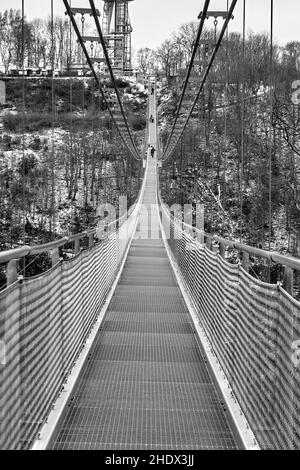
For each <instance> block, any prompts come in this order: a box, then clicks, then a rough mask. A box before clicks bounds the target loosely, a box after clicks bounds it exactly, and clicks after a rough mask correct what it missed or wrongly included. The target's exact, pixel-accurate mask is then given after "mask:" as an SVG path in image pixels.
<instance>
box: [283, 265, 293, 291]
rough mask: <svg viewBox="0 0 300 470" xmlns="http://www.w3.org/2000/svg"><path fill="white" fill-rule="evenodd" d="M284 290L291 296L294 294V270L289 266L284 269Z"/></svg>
mask: <svg viewBox="0 0 300 470" xmlns="http://www.w3.org/2000/svg"><path fill="white" fill-rule="evenodd" d="M282 285H283V288H284V290H286V291H287V292H288V293H289V294H290V295H293V293H294V270H293V268H289V267H288V266H285V267H284V275H283V283H282Z"/></svg>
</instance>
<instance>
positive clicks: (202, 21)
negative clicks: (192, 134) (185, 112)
mask: <svg viewBox="0 0 300 470" xmlns="http://www.w3.org/2000/svg"><path fill="white" fill-rule="evenodd" d="M209 4H210V0H206V1H205V5H204V9H203V14H202V17H201V21H200V24H199V27H198V32H197V36H196V39H195V43H194V48H193V52H192V56H191V59H190V63H189V67H188V70H187V73H186V77H185V81H184V85H183V89H182V92H181V96H180V100H179V103H178V106H177V112H176V115H175V119H174V122H173V126H172V130H171V133H170V135H169V138H168V141H167V144H166V149H165V152H164V153H166V152H167V151H168V148H169V145H170V141H171V139H172V136H173V133H174V130H175V126H176V123H177V120H178V117H179V114H180V110H181V107H182V103H183V99H184V95H185V92H186V89H187V86H188V82H189V79H190V75H191V72H192V69H193V65H194V60H195V56H196V53H197V50H198V47H199V41H200V38H201V35H202V32H203V27H204V23H205V20H206V15H207V11H208V8H209Z"/></svg>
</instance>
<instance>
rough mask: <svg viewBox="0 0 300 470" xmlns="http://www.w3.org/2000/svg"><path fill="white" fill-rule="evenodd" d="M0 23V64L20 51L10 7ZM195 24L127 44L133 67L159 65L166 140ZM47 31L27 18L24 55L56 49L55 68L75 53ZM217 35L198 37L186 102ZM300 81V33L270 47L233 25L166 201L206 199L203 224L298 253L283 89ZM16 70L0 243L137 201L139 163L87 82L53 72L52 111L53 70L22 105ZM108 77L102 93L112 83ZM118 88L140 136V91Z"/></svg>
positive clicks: (297, 129) (60, 31)
mask: <svg viewBox="0 0 300 470" xmlns="http://www.w3.org/2000/svg"><path fill="white" fill-rule="evenodd" d="M0 24H1V25H2V27H1V28H0V34H2V37H1V41H0V44H1V46H0V49H1V50H0V54H1V61H2V63H3V65H4V66H5V68H6V69H8V68H9V67H10V66H11V65H12V64H15V65H16V64H18V63H20V60H21V56H20V47H21V46H20V12H17V11H14V10H11V11H9V12H4V13H2V14H0ZM18 25H19V26H18ZM197 25H198V24H197V23H196V22H190V23H187V24H183V25H182V26H181V27H180V28H179V29H178V31H176V32H175V33H174V34H173V35H172V37H171V38H169V39H168V40H166V41H165V42H164V43H163V44H162V45H161V46H160V47H159V48H157V50H151V49H149V48H143V49H140V50H138V51H137V53H136V58H135V60H136V68H137V70H138V71H139V72H140V76H141V77H144V76H146V75H147V74H148V73H149V72H155V73H157V76H158V83H159V87H158V99H159V127H160V139H161V146H162V148H163V146H164V145H165V143H166V141H167V139H168V136H169V133H170V129H171V126H172V122H173V119H174V116H175V113H176V106H177V104H178V101H179V98H180V93H181V87H182V84H183V81H184V77H185V74H186V68H187V64H188V62H189V59H190V55H191V52H192V49H193V44H194V41H195V38H196V32H197ZM54 30H55V41H54V43H53V41H52V42H51V25H50V24H49V21H48V20H34V21H32V22H26V38H27V40H26V52H25V57H26V61H27V65H28V66H31V67H34V66H40V65H41V63H43V64H44V66H46V65H47V64H48V65H49V63H51V57H52V58H53V57H55V67H68V64H69V65H70V64H71V63H74V62H75V61H76V60H77V59H78V57H79V56H80V51H78V45H77V44H76V41H74V40H73V39H72V34H71V33H70V29H69V27H68V23H67V22H66V20H65V19H64V18H59V17H57V18H55V22H54ZM216 34H217V31H214V30H213V29H207V30H206V31H205V33H204V39H203V40H202V42H201V44H200V45H199V48H198V57H197V61H196V63H195V66H194V69H193V73H192V82H191V83H190V85H189V89H188V93H187V99H186V101H187V109H188V106H189V103H190V102H191V99H192V97H193V96H194V95H195V92H196V91H197V89H198V86H199V83H200V77H201V74H202V72H203V70H204V69H205V66H206V64H207V62H208V59H209V57H210V54H211V52H212V49H213V44H214V42H215V39H216ZM53 47H55V50H53ZM271 58H272V60H271ZM224 64H225V65H224ZM299 78H300V42H297V41H294V42H290V43H288V44H286V45H285V46H279V45H277V44H276V43H275V44H274V45H273V48H272V56H271V44H270V38H269V36H268V35H267V34H254V33H251V32H249V33H248V34H247V35H246V37H245V38H244V39H243V37H242V35H241V34H238V33H229V34H228V35H227V37H226V40H224V41H223V43H222V47H221V48H220V51H219V52H218V55H217V60H216V62H215V65H214V68H213V70H212V72H211V74H210V76H209V79H208V81H207V82H206V85H205V89H204V92H203V93H202V94H201V97H200V99H199V101H198V103H197V106H196V108H195V109H194V112H193V114H192V118H191V120H190V121H189V124H188V127H187V129H186V132H185V133H184V136H183V138H182V139H181V141H180V143H179V145H178V146H177V149H176V151H175V153H174V155H173V157H172V158H170V159H169V160H168V161H167V162H166V163H164V164H163V167H162V170H161V178H160V180H161V185H162V188H161V189H162V195H163V198H164V199H165V201H166V202H167V203H168V204H173V203H182V204H184V203H193V204H196V203H201V204H204V205H205V211H206V213H205V229H206V230H207V231H208V232H211V233H217V234H219V235H221V236H224V237H228V238H232V239H237V240H241V241H242V242H245V243H247V244H250V245H253V246H257V247H261V248H265V249H271V250H276V251H279V252H280V253H284V254H291V255H294V256H299V254H300V232H299V228H300V214H299V209H300V141H299V138H300V115H299V101H298V100H297V99H293V97H295V96H296V97H297V96H298V95H297V94H295V83H297V82H296V81H297V80H298V79H299ZM4 80H6V79H4ZM19 80H20V86H15V83H14V84H13V83H12V82H11V81H10V80H7V81H6V85H7V97H8V98H7V100H8V101H7V102H8V104H7V105H6V107H5V109H2V110H1V116H0V121H1V126H2V133H1V137H0V140H1V142H0V146H1V149H0V152H1V153H0V165H1V166H0V191H1V203H0V204H1V206H0V210H1V217H0V223H1V226H0V246H1V249H6V248H8V247H14V246H17V245H18V244H20V243H22V242H23V241H26V243H37V242H42V241H46V240H47V238H50V239H52V238H53V236H61V235H64V234H65V233H74V231H75V232H76V231H80V230H83V229H84V228H86V227H88V226H91V225H93V224H94V223H95V207H96V206H97V204H98V203H99V201H105V200H108V201H109V202H112V203H116V201H117V198H118V195H119V194H122V193H126V194H127V196H128V198H129V201H130V202H133V201H134V198H135V196H136V194H137V191H138V188H139V184H140V178H141V171H142V170H141V168H140V167H139V166H138V165H136V164H134V162H131V163H129V162H130V160H128V159H127V158H126V156H125V155H126V151H125V150H124V149H120V146H119V141H118V136H117V135H116V133H115V131H114V129H113V126H112V125H111V122H110V119H109V116H108V113H107V110H106V109H105V106H103V102H102V101H101V97H100V96H99V93H98V92H97V90H96V89H95V85H93V82H92V80H91V79H84V80H80V79H72V80H71V81H68V80H63V79H62V80H59V81H55V92H54V93H55V98H54V108H53V100H51V86H52V85H51V80H47V79H36V80H35V81H34V80H28V81H25V86H26V91H25V96H26V100H25V103H22V83H21V82H22V79H19ZM104 83H105V87H106V90H107V93H108V96H109V93H110V91H111V90H110V84H109V81H107V82H104ZM119 85H120V90H121V92H122V96H123V100H124V106H125V108H126V110H127V111H128V113H129V122H130V125H131V126H132V128H133V130H134V134H135V135H136V138H137V141H138V142H139V144H140V145H141V144H142V141H143V137H144V129H145V125H146V122H145V112H146V97H147V95H146V93H145V91H144V87H143V86H141V85H140V84H139V83H137V82H135V81H133V80H129V79H127V80H125V79H119ZM293 87H294V88H293ZM23 108H24V109H25V112H22V109H23ZM87 129H88V133H87V132H86V130H87ZM23 131H24V133H23ZM23 134H24V135H25V137H23ZM24 149H25V150H24ZM24 155H25V158H24ZM24 178H25V180H24ZM53 180H54V181H55V183H53ZM23 181H25V183H26V184H25V185H24V184H23V183H22V182H23ZM53 184H54V186H55V187H54V186H53ZM24 187H25V190H24ZM20 221H22V223H20ZM259 270H260V268H258V271H259Z"/></svg>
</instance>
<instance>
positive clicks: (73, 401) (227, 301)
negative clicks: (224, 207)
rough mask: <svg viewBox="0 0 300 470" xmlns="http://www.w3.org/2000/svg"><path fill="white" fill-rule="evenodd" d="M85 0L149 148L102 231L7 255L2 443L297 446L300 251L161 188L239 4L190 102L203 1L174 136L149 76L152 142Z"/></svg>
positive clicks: (125, 135)
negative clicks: (28, 271)
mask: <svg viewBox="0 0 300 470" xmlns="http://www.w3.org/2000/svg"><path fill="white" fill-rule="evenodd" d="M89 3H90V8H89V9H85V10H86V11H85V13H87V14H90V15H92V17H93V18H94V19H95V26H96V29H97V31H98V36H99V42H100V43H101V45H102V48H103V52H104V58H105V59H106V61H107V67H108V73H109V74H110V77H111V80H112V83H113V84H114V86H115V91H116V101H117V103H118V109H117V110H114V111H113V110H112V109H111V108H110V106H109V103H107V108H108V109H109V110H110V113H111V117H112V120H113V122H114V124H115V126H116V127H117V129H118V131H119V134H120V137H121V138H122V140H123V142H124V145H126V147H127V148H128V150H129V151H130V153H131V156H132V158H134V159H137V160H142V161H143V166H144V176H143V181H142V185H141V189H140V192H139V195H138V198H137V200H136V201H135V203H134V204H133V206H132V207H131V208H130V209H129V211H128V213H126V214H124V215H122V216H121V217H120V218H119V219H118V220H117V221H112V222H111V221H110V222H109V223H108V224H107V225H106V227H105V228H103V227H102V229H101V230H100V229H99V228H98V229H91V230H89V231H87V232H84V233H79V234H74V235H71V236H69V237H65V238H63V239H59V240H57V241H54V242H51V243H48V244H45V245H39V246H22V247H20V248H17V249H13V250H9V251H3V252H0V262H1V263H5V264H6V265H7V287H6V288H5V289H4V290H2V291H1V292H0V308H1V317H0V340H1V365H0V376H1V396H0V413H1V420H0V446H1V448H2V449H61V450H63V449H114V450H117V449H223V450H225V449H230V450H233V449H299V448H300V418H299V405H300V392H299V390H300V387H299V382H300V375H299V368H298V361H297V359H298V357H299V356H298V350H297V348H298V347H299V346H298V345H299V339H300V315H299V312H300V304H299V302H298V301H296V300H295V299H294V298H293V295H292V293H293V292H292V287H293V274H294V272H295V271H298V270H299V269H300V261H299V259H297V258H293V257H285V256H282V255H280V254H278V253H275V252H271V251H265V250H262V249H258V248H254V247H251V246H247V245H244V244H242V243H239V242H236V241H233V240H229V239H225V238H221V237H218V236H215V235H213V234H210V233H206V232H205V231H204V230H202V229H199V228H197V227H195V226H193V225H189V224H187V223H185V222H184V221H183V220H182V217H179V216H178V214H174V212H172V211H170V210H169V209H168V207H167V206H166V205H165V204H164V202H163V200H162V199H161V196H160V186H159V170H160V166H161V164H163V162H164V161H166V160H167V159H168V158H170V157H171V156H172V153H173V152H174V149H175V148H176V146H177V145H178V142H179V141H180V138H181V136H182V134H183V132H184V130H185V128H186V125H187V123H188V121H189V119H190V117H191V116H192V113H193V110H194V108H195V105H196V102H197V100H198V98H199V96H200V94H201V91H202V89H203V87H204V85H205V81H206V79H207V77H208V75H209V71H210V69H211V67H212V65H213V62H214V59H215V57H216V54H217V52H218V49H219V47H220V45H221V42H222V39H223V37H224V35H225V33H226V29H227V27H228V23H229V21H230V20H231V18H232V16H233V12H234V8H235V5H236V3H237V2H236V1H232V2H231V5H229V7H228V9H227V11H226V12H223V13H222V14H223V20H224V24H223V27H222V29H221V32H220V36H219V38H218V39H217V41H216V43H215V45H214V50H213V52H212V56H211V59H210V60H209V62H208V64H207V69H206V71H204V74H203V77H202V79H201V82H200V85H199V89H198V90H197V91H196V96H195V97H194V99H193V100H192V101H189V102H188V103H187V101H186V98H185V94H186V92H187V89H188V83H189V78H190V74H191V71H192V68H193V61H194V59H195V56H196V51H197V48H198V46H199V41H200V39H201V35H202V33H203V28H204V24H205V21H206V19H207V17H208V16H209V14H210V12H209V10H208V8H209V4H210V1H208V0H206V1H205V2H204V7H203V11H202V14H201V15H199V29H198V33H197V38H196V42H195V44H194V50H193V52H192V56H191V62H190V64H189V67H188V69H187V73H186V79H185V82H184V84H183V87H182V95H181V98H180V101H179V105H178V108H177V113H176V116H175V120H174V124H173V127H172V130H171V133H170V135H169V139H168V142H167V144H166V146H165V148H164V149H161V148H160V145H159V138H158V117H157V80H156V77H155V76H150V78H149V86H148V90H149V96H148V109H147V128H146V137H145V144H144V146H143V148H142V150H139V148H138V147H137V144H136V141H135V139H134V137H133V135H132V131H131V129H130V126H129V124H128V120H127V117H126V112H125V110H124V107H123V104H122V99H121V96H120V94H119V91H118V87H117V85H116V81H115V77H114V70H113V67H112V66H111V62H110V58H109V55H108V52H107V49H106V43H105V38H104V37H103V34H102V30H101V25H100V22H99V15H98V13H97V10H96V9H95V5H94V2H93V1H92V0H90V2H89ZM64 4H65V6H66V11H67V13H68V15H69V18H70V25H72V27H73V28H74V30H75V32H76V34H77V37H78V41H79V43H80V45H81V47H82V51H83V54H84V55H85V57H86V59H87V63H88V64H89V66H90V69H91V71H92V74H93V75H94V79H95V81H96V83H97V86H98V87H99V91H100V93H102V96H103V99H104V100H106V99H107V98H106V96H105V93H104V92H103V89H102V85H101V82H100V80H99V76H98V74H97V73H96V72H95V69H94V65H93V60H91V57H90V53H89V52H88V50H87V48H86V42H87V39H85V38H84V37H83V36H82V34H81V32H80V30H79V28H78V26H77V23H76V18H75V13H78V11H72V7H71V6H70V4H69V2H67V1H64ZM217 13H218V14H220V12H214V14H215V15H216V14H217ZM127 62H128V59H127ZM152 148H154V149H155V151H154V152H153V151H152V152H151V149H152ZM166 227H168V228H169V229H168V230H167V229H166ZM85 239H88V246H86V247H83V241H84V240H85ZM67 244H68V245H70V244H74V256H73V257H71V258H69V259H67V260H61V259H60V257H59V250H63V249H64V247H65V246H66V245H67ZM227 248H234V249H236V250H238V251H239V253H240V254H241V263H239V264H232V263H230V262H229V261H228V260H227V259H226V250H227ZM45 252H46V253H49V254H50V255H51V259H52V268H51V269H50V270H48V271H47V272H45V273H43V274H42V275H39V276H35V277H32V278H26V277H25V278H24V277H19V276H18V271H17V266H18V261H19V260H20V259H21V258H23V257H24V256H26V255H27V254H39V253H45ZM251 256H256V257H262V258H263V259H266V260H269V261H270V262H271V261H274V262H276V263H278V264H281V265H282V266H283V267H284V273H285V274H284V279H283V282H282V283H278V284H270V283H267V282H263V281H260V280H259V279H257V278H254V277H252V276H251V275H250V274H249V263H250V257H251Z"/></svg>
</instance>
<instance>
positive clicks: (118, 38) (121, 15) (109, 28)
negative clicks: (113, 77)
mask: <svg viewBox="0 0 300 470" xmlns="http://www.w3.org/2000/svg"><path fill="white" fill-rule="evenodd" d="M103 1H104V7H103V16H102V28H103V34H104V37H105V39H106V44H107V49H108V52H109V55H110V59H111V63H112V67H113V69H114V70H115V71H116V72H119V73H124V74H126V75H127V74H128V75H129V74H131V73H132V71H133V69H132V47H131V33H132V31H133V29H132V26H131V22H130V16H129V2H132V1H133V0H103Z"/></svg>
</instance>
